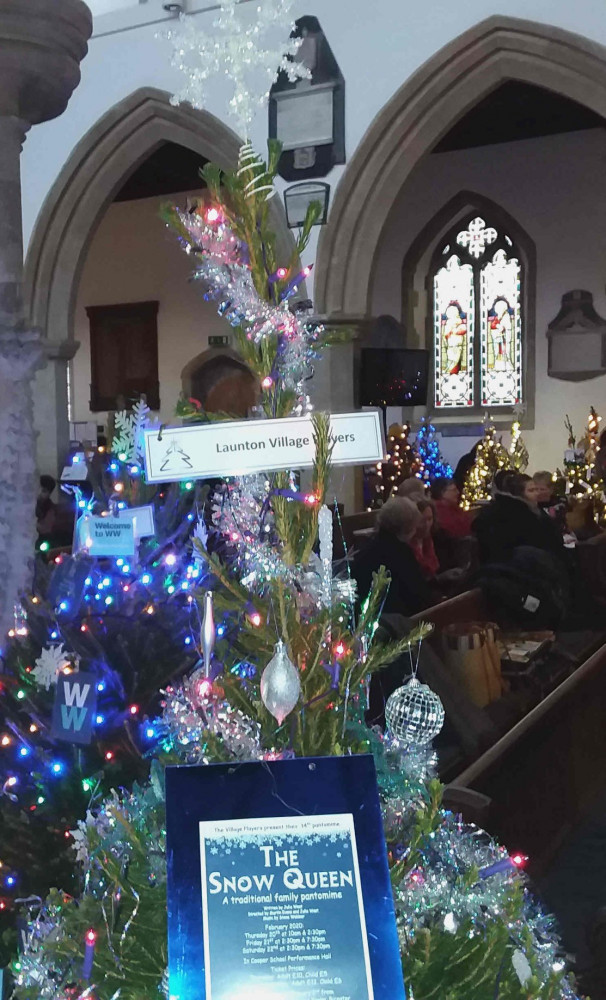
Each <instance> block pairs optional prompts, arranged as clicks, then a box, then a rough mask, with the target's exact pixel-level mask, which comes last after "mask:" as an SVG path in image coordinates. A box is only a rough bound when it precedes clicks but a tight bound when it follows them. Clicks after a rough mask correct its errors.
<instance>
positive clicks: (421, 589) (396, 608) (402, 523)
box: [351, 497, 435, 615]
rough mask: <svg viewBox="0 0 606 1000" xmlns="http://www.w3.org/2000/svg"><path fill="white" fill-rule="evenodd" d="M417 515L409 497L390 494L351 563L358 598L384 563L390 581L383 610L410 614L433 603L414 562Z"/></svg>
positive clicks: (366, 591) (415, 561)
mask: <svg viewBox="0 0 606 1000" xmlns="http://www.w3.org/2000/svg"><path fill="white" fill-rule="evenodd" d="M420 522H421V514H420V513H419V511H418V509H417V506H416V504H415V503H413V502H412V500H408V499H406V497H391V498H390V499H389V500H388V501H387V503H385V504H384V505H383V506H382V507H381V509H380V511H379V515H378V518H377V524H378V530H377V532H376V534H375V535H373V537H372V539H371V540H370V542H369V543H368V545H367V546H366V548H364V549H362V551H361V552H360V553H359V554H358V555H357V556H356V558H355V559H354V562H353V565H352V569H351V571H352V576H353V577H354V579H355V581H356V583H357V585H358V600H359V601H360V603H361V602H362V601H364V600H365V599H366V596H367V594H368V592H369V590H370V587H371V584H372V574H373V573H376V571H377V570H378V569H379V567H381V566H384V567H385V569H387V570H389V572H390V574H391V584H390V587H389V591H388V593H387V597H386V599H385V604H384V606H383V610H384V612H391V613H397V614H400V615H414V614H417V612H419V611H424V610H425V608H429V607H431V605H432V604H435V599H434V597H433V594H432V590H431V588H430V586H429V584H428V583H427V581H426V580H425V578H424V576H423V573H422V571H421V567H420V566H419V563H418V562H417V559H416V556H415V554H414V551H413V549H412V548H411V544H410V543H411V542H412V541H413V539H414V538H415V536H416V533H417V530H418V528H419V526H420Z"/></svg>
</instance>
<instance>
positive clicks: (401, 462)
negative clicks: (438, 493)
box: [368, 424, 424, 509]
mask: <svg viewBox="0 0 606 1000" xmlns="http://www.w3.org/2000/svg"><path fill="white" fill-rule="evenodd" d="M386 444H387V454H386V456H385V459H384V461H383V462H378V463H377V465H376V469H375V468H373V470H372V474H371V475H370V476H369V477H368V487H369V497H368V500H369V503H368V507H369V509H373V508H376V507H382V506H383V504H384V503H385V502H386V501H387V500H389V498H390V496H392V495H393V494H395V493H397V491H398V486H399V485H400V483H403V482H404V480H405V479H410V478H411V476H416V477H418V478H419V479H420V478H421V477H422V476H423V475H424V471H423V470H424V466H423V462H422V460H421V457H420V455H419V453H418V450H417V444H416V442H415V443H414V444H413V443H412V442H411V440H410V424H391V426H390V427H389V429H388V431H387V442H386Z"/></svg>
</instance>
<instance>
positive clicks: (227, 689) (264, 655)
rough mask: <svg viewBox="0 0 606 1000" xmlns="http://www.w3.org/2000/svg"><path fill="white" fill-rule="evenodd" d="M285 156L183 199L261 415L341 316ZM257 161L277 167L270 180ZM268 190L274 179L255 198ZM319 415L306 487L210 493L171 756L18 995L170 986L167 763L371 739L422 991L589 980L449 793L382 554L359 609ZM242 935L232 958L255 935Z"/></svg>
mask: <svg viewBox="0 0 606 1000" xmlns="http://www.w3.org/2000/svg"><path fill="white" fill-rule="evenodd" d="M277 154H278V150H277V149H276V148H275V147H273V148H272V154H271V160H270V163H269V164H262V163H260V162H259V161H258V160H256V159H255V160H254V161H252V159H251V161H250V162H251V163H252V162H254V166H253V167H251V170H252V176H251V174H250V173H249V172H248V171H247V170H246V169H242V165H241V167H240V170H239V171H237V172H236V171H234V172H233V173H230V174H226V175H223V176H220V175H219V173H218V172H217V173H213V172H212V170H210V171H209V169H208V168H207V177H208V178H209V180H211V181H212V180H213V179H214V180H215V181H216V183H212V185H211V190H212V195H213V204H212V206H211V207H210V208H207V209H205V210H204V211H203V212H201V213H199V214H196V215H194V216H188V217H185V216H184V215H182V214H181V213H173V214H171V215H170V216H169V217H170V218H171V220H172V221H173V222H174V224H175V226H176V228H177V231H178V233H179V235H180V237H181V238H182V240H183V241H184V243H185V245H186V246H189V247H190V252H192V253H193V254H194V255H195V256H196V260H197V274H198V277H199V280H200V282H201V284H202V285H203V287H204V288H205V289H206V290H207V292H206V294H210V295H212V297H213V298H214V299H216V300H217V301H218V303H219V309H220V311H222V312H223V313H225V314H228V315H229V318H230V320H231V322H232V323H233V324H234V330H235V333H236V337H237V339H238V343H239V346H240V349H241V351H242V353H243V354H244V356H245V357H246V361H247V363H248V365H249V366H250V368H251V371H253V372H254V373H255V374H256V376H257V378H258V380H259V383H260V386H261V397H260V399H261V406H262V408H263V410H264V412H265V413H266V414H267V415H268V416H272V417H273V416H275V415H276V414H277V415H280V416H281V417H287V416H289V415H291V414H293V413H297V412H300V410H301V408H304V407H305V397H304V391H303V389H304V383H305V377H304V376H305V373H306V370H307V366H308V365H309V362H310V360H311V358H312V357H315V356H316V354H317V353H318V351H319V349H320V345H321V344H322V343H323V342H324V338H325V334H324V331H322V330H321V329H319V328H318V327H315V326H310V325H309V324H308V323H307V322H306V321H305V320H304V319H303V318H301V317H300V316H299V315H297V313H294V312H293V311H292V310H290V309H289V307H288V296H289V292H290V290H291V289H293V288H294V287H295V286H296V284H297V283H298V282H299V281H300V280H301V276H302V272H301V270H300V269H299V265H298V263H294V262H293V263H292V264H291V265H290V267H287V266H286V265H285V266H284V270H283V271H282V273H281V274H280V275H278V267H279V261H278V260H276V259H275V256H274V250H273V244H272V239H271V233H270V231H269V230H268V228H267V222H266V217H265V212H266V208H265V193H263V194H261V188H263V187H265V186H266V185H268V184H271V182H272V180H273V173H274V171H275V164H276V162H277ZM260 176H262V177H263V185H260V184H258V185H257V184H253V183H252V181H254V179H255V178H258V177H260ZM251 187H252V188H257V189H258V191H254V192H253V194H252V195H251V194H250V191H251ZM312 211H313V210H312ZM244 218H245V219H246V226H245V224H244V221H243V220H244ZM245 228H246V232H247V238H246V239H245V238H244V230H245ZM257 234H260V236H259V237H258V236H257ZM299 249H303V247H302V242H301V243H300V245H299ZM196 409H197V408H196ZM205 416H206V415H205V414H203V413H202V412H200V411H198V418H199V419H200V420H204V419H205ZM226 426H229V424H226ZM312 427H313V437H314V446H315V447H314V453H315V458H314V465H313V472H312V490H311V492H310V493H302V492H301V491H299V490H298V489H297V484H296V483H295V482H294V480H293V477H292V476H291V474H289V472H288V471H273V472H269V473H267V474H266V475H257V476H247V477H244V478H242V477H238V476H234V477H230V483H229V484H228V485H229V489H228V491H227V494H228V495H227V501H226V502H225V503H224V500H225V491H224V490H221V489H219V491H218V494H217V496H216V497H215V499H214V501H213V502H212V504H211V507H212V509H213V510H214V526H211V528H210V530H209V533H208V535H205V533H203V532H202V533H201V535H200V537H199V538H198V539H197V540H196V550H195V552H196V560H197V561H199V562H200V563H201V564H202V565H203V566H204V570H203V573H204V579H205V582H206V586H207V587H208V588H209V589H208V590H207V591H206V593H205V595H204V597H202V596H200V597H199V598H198V600H199V604H200V614H201V616H203V623H202V629H201V635H200V649H201V652H202V664H201V665H200V666H198V667H197V668H196V669H195V670H194V671H193V673H190V674H189V676H188V677H187V678H185V679H184V680H183V681H179V680H176V681H175V682H174V683H171V684H170V685H168V686H166V687H165V688H164V699H163V710H162V714H161V716H160V717H159V719H158V720H157V721H156V722H154V723H153V728H154V730H155V731H158V732H159V733H160V734H161V743H162V753H160V754H158V756H157V759H156V761H155V762H154V764H153V766H152V774H151V778H150V780H149V781H147V782H145V781H143V782H141V783H139V784H137V785H136V786H135V787H134V788H133V789H132V790H131V791H129V792H127V791H115V792H113V793H112V794H111V795H110V796H109V797H108V798H106V799H105V800H104V801H103V802H99V803H98V804H97V805H96V806H95V807H94V808H93V809H92V810H91V814H90V816H89V817H88V820H87V822H86V824H85V825H84V826H83V828H82V833H83V837H82V842H81V844H80V855H81V857H82V859H83V875H84V877H83V880H82V886H83V891H82V893H81V894H80V895H79V897H78V898H71V897H70V896H68V895H66V894H65V893H63V892H59V891H55V892H52V893H51V894H50V895H49V896H48V897H47V899H46V900H45V901H44V902H43V903H40V902H39V901H37V900H31V901H30V902H29V909H28V923H27V927H26V929H25V930H24V932H23V936H22V940H23V944H22V948H21V952H20V954H19V957H18V959H17V960H16V961H15V964H14V967H13V968H14V973H15V977H16V988H15V996H16V997H17V998H19V1000H26V998H27V1000H34V998H36V1000H41V998H49V1000H51V998H52V1000H68V998H71V1000H74V998H78V1000H85V998H92V997H95V998H97V1000H116V998H120V1000H151V998H155V997H158V996H166V997H168V995H169V988H170V987H169V978H170V975H171V971H170V969H169V968H167V966H168V957H167V946H166V908H167V882H166V821H165V807H164V782H163V766H164V765H165V764H166V763H176V762H183V763H186V764H189V765H193V766H194V767H196V766H198V767H199V766H202V767H204V766H205V765H207V764H210V763H212V762H231V763H232V764H233V765H235V766H238V765H240V764H242V762H244V761H247V760H260V761H265V762H271V761H276V760H280V761H286V762H288V761H291V762H292V763H293V764H294V763H296V758H297V757H314V758H316V759H317V758H318V757H323V756H333V757H339V756H342V755H354V756H355V755H357V754H364V753H372V754H373V755H374V759H375V764H376V769H377V775H378V783H379V790H380V796H381V803H382V810H383V821H384V829H385V838H386V844H387V849H388V856H389V861H390V865H391V881H392V886H393V894H394V906H395V916H396V920H397V930H398V935H399V941H400V948H401V953H402V963H403V969H404V974H405V978H406V981H407V984H408V988H409V993H410V995H411V996H413V995H414V997H415V998H416V1000H429V998H433V997H440V998H449V1000H455V998H456V1000H460V998H462V997H463V996H465V997H466V998H474V1000H476V998H477V1000H492V998H493V997H494V996H495V995H498V996H499V997H500V998H504V1000H523V998H524V1000H529V998H542V1000H548V998H562V997H568V998H572V997H574V992H573V990H572V988H571V987H570V986H569V984H568V983H567V981H566V979H565V978H563V974H562V971H561V964H560V963H559V961H558V955H557V942H556V940H555V939H554V937H553V933H552V930H551V925H550V921H549V920H548V919H547V918H546V917H545V915H544V914H542V912H541V911H540V909H539V908H538V907H537V905H536V904H535V903H534V902H533V901H532V900H531V898H530V897H529V895H528V893H527V890H526V888H525V886H524V883H523V881H522V880H521V879H520V878H519V876H518V875H517V874H516V869H517V867H518V866H519V864H520V863H521V862H522V860H523V859H522V858H520V857H517V856H514V857H510V856H509V855H508V853H507V852H506V851H505V850H504V849H503V848H501V847H499V846H498V845H496V844H495V843H494V842H493V841H492V840H491V838H490V837H489V836H487V835H485V834H482V833H481V832H480V831H478V830H477V829H476V828H475V827H468V826H466V825H465V823H464V822H463V821H462V820H461V818H460V817H457V816H454V815H452V814H451V813H449V812H447V811H444V809H443V808H442V806H441V792H442V790H441V786H440V784H439V783H438V781H437V780H436V779H435V776H434V770H435V763H436V762H435V756H434V754H433V751H432V749H431V741H432V739H433V738H434V737H435V736H436V735H437V733H438V732H439V731H440V728H441V726H442V724H443V721H444V711H443V708H442V706H441V704H440V702H439V699H438V698H437V697H436V695H434V694H433V693H432V692H431V691H430V689H429V688H427V687H426V686H424V685H421V684H420V683H419V681H418V680H417V679H416V676H415V674H416V670H415V663H416V662H417V656H416V654H415V650H416V649H417V647H418V645H419V643H421V642H422V641H423V638H424V637H425V636H426V635H427V633H428V631H429V628H428V627H427V626H424V625H421V626H419V627H418V628H416V630H415V631H414V632H411V633H410V634H409V635H406V636H404V637H403V638H402V639H400V640H398V641H395V642H383V641H377V635H378V633H377V628H378V625H379V619H380V612H381V606H382V603H383V599H384V596H385V592H386V589H387V587H388V585H389V579H388V577H387V574H386V573H385V571H384V570H382V569H380V570H379V571H378V572H377V574H376V576H375V578H374V581H373V586H372V589H371V592H370V593H369V594H368V595H364V594H362V595H359V597H360V598H361V606H358V605H357V603H356V600H355V594H354V591H353V588H352V585H351V582H350V580H349V579H348V577H347V576H345V577H344V578H342V579H341V578H333V571H332V515H331V513H330V511H329V510H328V508H327V507H326V506H325V500H326V499H327V495H326V490H327V481H328V474H329V470H330V462H331V453H332V450H333V447H334V441H333V440H331V430H330V420H329V417H328V416H327V415H322V414H319V415H317V416H315V417H314V418H313V423H312ZM226 509H227V511H228V513H227V515H225V510H226ZM225 516H227V520H226V521H224V520H223V519H224V517H225ZM235 524H237V525H239V527H238V528H236V529H235V530H232V529H233V527H234V525H235ZM215 529H216V530H215ZM225 529H227V535H225ZM234 536H235V537H234ZM161 655H162V654H160V656H161ZM401 657H405V659H406V661H408V662H409V663H410V668H411V671H412V677H411V679H410V680H409V681H408V683H407V684H405V685H404V687H402V688H400V689H398V690H397V691H396V692H395V693H394V694H393V695H392V696H391V697H390V699H389V701H388V704H387V706H386V719H387V727H388V728H387V731H386V734H385V735H383V734H381V733H380V732H379V731H377V730H374V729H368V728H367V726H366V725H365V722H364V713H365V708H366V699H367V690H368V683H369V679H371V678H372V676H373V675H374V674H376V673H377V672H378V671H379V670H380V669H381V668H382V667H383V666H384V665H386V664H388V663H390V662H393V661H395V660H397V659H399V658H401ZM192 877H194V873H192ZM194 891H196V890H194ZM197 892H198V893H199V889H198V890H197ZM392 919H393V918H392ZM233 946H234V949H235V950H234V961H235V958H236V954H240V952H241V948H242V945H241V943H240V942H239V941H234V943H233ZM263 982H265V983H267V977H266V978H265V979H264V980H263ZM262 988H263V990H264V991H265V990H266V988H268V987H266V986H263V987H262ZM297 989H298V987H297ZM171 992H172V991H171ZM299 992H300V991H299ZM267 995H268V996H269V995H277V994H276V993H275V989H274V991H273V994H272V993H270V992H269V991H268V992H267ZM293 995H295V994H293Z"/></svg>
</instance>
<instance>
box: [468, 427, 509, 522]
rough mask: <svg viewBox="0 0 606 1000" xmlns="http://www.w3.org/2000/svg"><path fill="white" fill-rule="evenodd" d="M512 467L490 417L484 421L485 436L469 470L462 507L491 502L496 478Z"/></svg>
mask: <svg viewBox="0 0 606 1000" xmlns="http://www.w3.org/2000/svg"><path fill="white" fill-rule="evenodd" d="M511 466H512V462H511V457H510V455H509V453H508V451H507V448H505V446H504V445H503V443H502V441H501V438H498V437H497V433H496V430H495V426H494V424H493V422H492V420H490V419H489V418H488V417H486V418H485V420H484V436H483V438H482V440H481V441H480V443H479V445H478V449H477V452H476V459H475V462H474V464H473V466H472V467H471V469H470V470H469V473H468V476H467V479H466V481H465V486H464V488H463V495H462V497H461V505H462V506H463V507H465V509H466V510H469V508H470V507H471V506H472V505H473V504H474V503H478V501H481V500H489V499H490V497H491V496H492V485H493V482H494V477H495V475H496V474H497V472H499V471H500V470H501V469H509V468H511Z"/></svg>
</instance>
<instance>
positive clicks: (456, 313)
mask: <svg viewBox="0 0 606 1000" xmlns="http://www.w3.org/2000/svg"><path fill="white" fill-rule="evenodd" d="M434 322H435V373H436V374H435V404H436V406H440V407H453V406H471V405H472V403H473V339H474V327H475V304H474V294H473V268H472V267H471V265H470V264H461V261H460V260H459V258H458V257H457V256H455V255H453V256H452V257H450V258H449V259H448V261H447V262H446V265H445V266H444V267H441V268H440V269H439V271H437V273H436V275H435V278H434Z"/></svg>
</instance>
